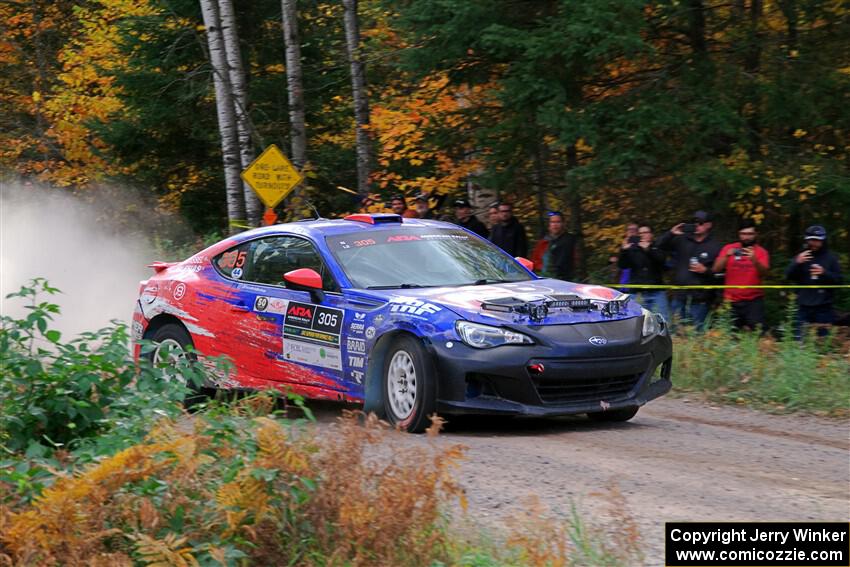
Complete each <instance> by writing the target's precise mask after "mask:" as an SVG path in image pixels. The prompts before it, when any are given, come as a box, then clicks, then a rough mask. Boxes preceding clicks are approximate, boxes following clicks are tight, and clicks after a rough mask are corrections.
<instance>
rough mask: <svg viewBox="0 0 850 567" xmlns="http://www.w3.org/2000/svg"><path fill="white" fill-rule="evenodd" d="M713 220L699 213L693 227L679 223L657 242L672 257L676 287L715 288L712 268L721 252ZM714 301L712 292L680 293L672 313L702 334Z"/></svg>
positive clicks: (692, 291) (703, 290)
mask: <svg viewBox="0 0 850 567" xmlns="http://www.w3.org/2000/svg"><path fill="white" fill-rule="evenodd" d="M711 220H712V216H711V214H710V213H708V212H707V211H697V212H696V213H694V222H693V224H690V223H679V224H677V225H676V226H674V227H673V228H671V229H670V230H668V231H667V232H665V233H664V234H663V235H661V238H659V239H658V243H657V245H658V247H659V248H661V249H662V250H668V251H671V252H672V253H673V257H674V261H673V284H674V285H697V286H698V285H712V284H714V272H713V271H712V267H713V266H714V260H715V259H716V258H717V255H718V253H719V252H720V243H719V242H717V241H716V240H715V239H714V238H713V237H712V235H711V228H712V226H713V225H712V222H711ZM714 297H715V296H714V291H713V290H710V289H693V290H681V291H677V292H675V293H673V300H672V305H671V312H672V314H673V315H676V314H678V315H679V316H681V317H682V318H683V319H688V320H690V321H692V322H693V323H694V325H696V328H697V329H698V330H700V331H701V330H702V329H703V327H704V326H705V319H706V317H707V316H708V310H709V309H710V308H711V305H712V303H713V302H714Z"/></svg>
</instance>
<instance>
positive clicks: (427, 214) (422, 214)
mask: <svg viewBox="0 0 850 567" xmlns="http://www.w3.org/2000/svg"><path fill="white" fill-rule="evenodd" d="M415 204H416V214H417V215H419V218H420V219H433V218H436V217H435V215H434V211H432V210H431V207H430V206H429V205H428V195H426V194H425V193H419V194H418V195H417V196H416V200H415Z"/></svg>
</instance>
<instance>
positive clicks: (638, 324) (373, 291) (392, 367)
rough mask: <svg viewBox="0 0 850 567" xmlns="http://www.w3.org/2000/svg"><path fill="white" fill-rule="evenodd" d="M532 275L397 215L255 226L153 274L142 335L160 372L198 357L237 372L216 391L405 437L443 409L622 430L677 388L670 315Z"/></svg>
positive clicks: (142, 307)
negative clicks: (265, 391)
mask: <svg viewBox="0 0 850 567" xmlns="http://www.w3.org/2000/svg"><path fill="white" fill-rule="evenodd" d="M529 264H530V263H529V262H528V261H527V260H524V259H515V258H512V257H510V256H509V255H507V254H506V253H505V252H503V251H502V250H501V249H499V248H497V247H496V246H494V245H493V244H491V243H490V242H488V241H486V240H484V239H482V238H480V237H479V236H477V235H476V234H474V233H472V232H469V231H467V230H465V229H463V228H461V227H458V226H455V225H453V224H449V223H445V222H439V221H429V220H413V219H402V218H401V217H399V216H397V215H351V216H348V217H346V218H345V219H336V220H328V219H316V220H310V221H301V222H295V223H289V224H283V225H277V226H271V227H265V228H258V229H255V230H251V231H248V232H243V233H241V234H238V235H236V236H233V237H231V238H228V239H226V240H223V241H221V242H219V243H218V244H215V245H213V246H211V247H209V248H207V249H206V250H203V251H202V252H199V253H198V254H196V255H194V256H192V257H191V258H189V259H188V260H185V261H183V262H178V263H163V262H157V263H154V264H152V265H151V267H153V268H154V269H155V271H156V274H155V275H154V276H153V277H151V278H150V279H149V280H146V281H143V282H141V286H140V293H139V299H138V301H137V304H136V311H135V314H134V317H133V328H132V330H133V337H134V339H136V340H139V339H148V340H151V341H153V342H154V343H156V344H157V345H159V346H158V347H157V348H156V349H155V350H154V351H153V352H152V355H151V356H152V357H153V358H155V359H156V358H158V357H160V356H161V353H162V352H169V353H172V352H174V351H175V350H179V349H185V348H187V347H189V346H191V347H192V348H193V349H194V350H195V351H196V352H197V353H198V354H199V355H200V356H202V357H203V356H221V355H225V356H227V357H229V358H230V359H232V361H233V363H234V367H233V369H232V371H231V374H230V375H229V376H227V377H226V379H223V380H222V381H221V382H220V383H217V384H215V385H210V386H215V387H219V388H222V387H223V388H229V387H238V388H250V389H262V388H278V389H281V390H286V391H291V392H294V393H297V394H301V395H303V396H305V397H308V398H321V399H331V400H346V401H356V402H362V403H363V404H364V409H365V410H367V411H377V412H378V413H380V414H382V415H384V416H385V417H386V418H387V419H389V421H391V422H392V423H394V424H396V425H398V426H400V427H402V428H404V429H407V430H409V431H421V430H422V429H424V428H425V427H427V425H428V423H429V416H430V415H431V414H433V413H435V412H436V413H439V414H458V413H476V414H504V415H526V416H556V415H567V414H577V413H587V414H589V415H590V416H591V417H594V418H596V419H602V420H615V421H624V420H628V419H630V418H631V417H633V416H634V415H635V413H636V412H637V410H638V407H639V406H641V405H642V404H644V403H646V402H647V401H649V400H651V399H653V398H656V397H658V396H661V395H663V394H664V393H666V392H667V391H668V390H669V389H670V387H671V382H670V368H671V363H672V344H671V340H670V337H669V335H668V332H667V327H666V322H665V321H664V319H663V318H662V317H661V316H660V315H658V314H655V313H651V312H650V311H648V310H646V309H642V308H641V307H640V306H639V305H637V304H636V303H635V302H633V301H630V299H629V296H628V295H625V294H622V293H620V292H618V291H615V290H612V289H609V288H605V287H600V286H594V285H582V284H574V283H569V282H565V281H560V280H554V279H543V278H539V277H537V276H535V275H534V274H533V273H532V272H530V271H529V269H528V268H527V267H526V266H527V265H529ZM166 345H167V346H168V349H165V348H164V347H165V346H166ZM136 355H137V356H138V355H139V348H138V345H137V347H136Z"/></svg>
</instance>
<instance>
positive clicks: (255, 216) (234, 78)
mask: <svg viewBox="0 0 850 567" xmlns="http://www.w3.org/2000/svg"><path fill="white" fill-rule="evenodd" d="M218 7H219V15H220V17H221V31H222V37H223V39H224V50H225V52H226V54H227V67H228V71H229V77H230V86H231V89H232V93H233V111H234V114H235V115H236V130H237V133H238V138H239V160H240V164H241V166H242V168H241V169H242V170H243V171H244V170H245V168H247V167H248V166H249V165H251V162H252V161H254V155H255V154H254V144H253V142H252V140H251V120H250V117H249V116H248V86H247V83H246V81H245V67H244V65H243V64H242V50H241V48H240V45H239V33H238V30H237V27H236V17H235V16H234V14H233V0H218ZM242 192H243V193H244V194H245V209H246V214H247V215H248V222H249V224H250V225H251V226H259V225H260V217H261V216H262V214H263V205H262V203H261V202H260V199H259V198H258V197H257V195H256V193H254V190H253V189H251V186H250V185H248V184H247V183H245V182H243V183H242Z"/></svg>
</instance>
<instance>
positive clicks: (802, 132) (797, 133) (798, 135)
mask: <svg viewBox="0 0 850 567" xmlns="http://www.w3.org/2000/svg"><path fill="white" fill-rule="evenodd" d="M807 133H808V132H806V131H805V130H802V129H800V128H797V129H796V130H794V137H795V138H802V137H803V136H805V135H806V134H807Z"/></svg>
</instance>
